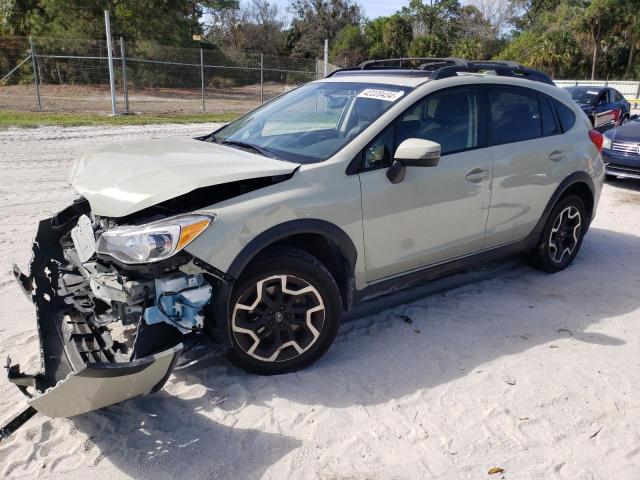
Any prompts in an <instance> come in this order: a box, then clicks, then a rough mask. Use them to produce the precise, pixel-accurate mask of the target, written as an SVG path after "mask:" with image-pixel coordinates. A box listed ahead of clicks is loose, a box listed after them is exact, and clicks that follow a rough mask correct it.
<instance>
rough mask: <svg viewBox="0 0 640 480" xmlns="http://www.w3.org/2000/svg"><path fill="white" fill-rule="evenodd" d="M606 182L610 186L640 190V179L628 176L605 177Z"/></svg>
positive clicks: (634, 190)
mask: <svg viewBox="0 0 640 480" xmlns="http://www.w3.org/2000/svg"><path fill="white" fill-rule="evenodd" d="M606 183H607V184H608V185H611V186H612V187H617V188H621V189H624V190H631V191H633V192H640V181H639V180H633V179H630V178H607V179H606Z"/></svg>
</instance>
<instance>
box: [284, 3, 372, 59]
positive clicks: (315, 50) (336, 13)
mask: <svg viewBox="0 0 640 480" xmlns="http://www.w3.org/2000/svg"><path fill="white" fill-rule="evenodd" d="M289 9H290V11H291V12H292V14H293V20H292V22H291V32H290V33H289V44H290V47H291V49H292V51H293V53H294V54H295V55H297V56H304V57H319V56H321V55H322V50H323V48H324V40H325V39H327V40H329V44H330V45H331V44H332V43H333V41H334V40H335V38H336V37H337V35H338V32H340V30H342V29H343V28H344V27H346V26H347V25H359V24H360V23H361V22H362V13H361V12H360V7H359V6H358V4H357V3H355V2H353V1H352V0H292V2H291V4H290V7H289Z"/></svg>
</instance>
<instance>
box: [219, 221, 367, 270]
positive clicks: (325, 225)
mask: <svg viewBox="0 0 640 480" xmlns="http://www.w3.org/2000/svg"><path fill="white" fill-rule="evenodd" d="M309 233H312V234H317V235H321V236H323V237H324V238H326V239H327V240H329V242H330V243H331V244H333V245H335V246H336V247H337V248H338V249H339V250H340V253H341V254H342V255H343V256H344V258H345V259H346V260H347V263H348V264H349V265H348V266H349V268H350V269H351V272H353V271H354V269H355V265H356V260H357V258H358V251H357V250H356V247H355V245H354V244H353V241H352V240H351V238H350V237H349V235H347V233H346V232H345V231H344V230H342V229H341V228H340V227H338V226H337V225H335V224H333V223H331V222H327V221H326V220H319V219H315V218H301V219H297V220H289V221H287V222H284V223H281V224H279V225H276V226H274V227H271V228H269V229H268V230H265V231H264V232H262V233H260V234H259V235H257V236H256V237H255V238H254V239H253V240H251V241H250V242H249V243H248V244H247V245H246V246H245V247H244V248H243V249H242V250H241V251H240V253H239V254H238V255H237V256H236V258H235V259H234V260H233V262H231V265H230V266H229V268H228V269H227V274H228V275H230V276H231V277H233V278H234V279H237V278H238V277H239V276H240V274H241V273H242V271H243V270H244V269H245V267H246V266H247V265H248V264H249V262H250V261H251V260H253V259H254V258H255V257H256V255H258V254H259V253H260V252H261V251H263V250H264V249H265V248H267V247H269V246H270V245H273V244H274V243H276V242H278V241H279V240H283V239H285V238H287V237H290V236H292V235H298V234H309Z"/></svg>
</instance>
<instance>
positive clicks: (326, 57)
mask: <svg viewBox="0 0 640 480" xmlns="http://www.w3.org/2000/svg"><path fill="white" fill-rule="evenodd" d="M328 65H329V40H328V39H326V38H325V40H324V76H325V77H326V76H327V73H328V71H327V67H328Z"/></svg>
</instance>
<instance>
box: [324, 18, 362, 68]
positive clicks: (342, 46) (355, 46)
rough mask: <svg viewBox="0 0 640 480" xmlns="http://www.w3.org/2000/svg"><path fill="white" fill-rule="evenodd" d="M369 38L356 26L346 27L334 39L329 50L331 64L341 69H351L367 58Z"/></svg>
mask: <svg viewBox="0 0 640 480" xmlns="http://www.w3.org/2000/svg"><path fill="white" fill-rule="evenodd" d="M369 47H370V43H369V38H367V37H366V36H365V34H364V33H363V32H362V29H361V28H360V26H358V25H347V26H346V27H344V28H343V29H342V30H340V32H338V36H337V37H336V40H335V42H334V43H333V48H332V49H331V58H332V59H333V62H334V63H336V64H338V65H340V66H342V67H351V66H355V65H358V64H359V63H361V62H364V61H365V60H367V59H368V58H369Z"/></svg>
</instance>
